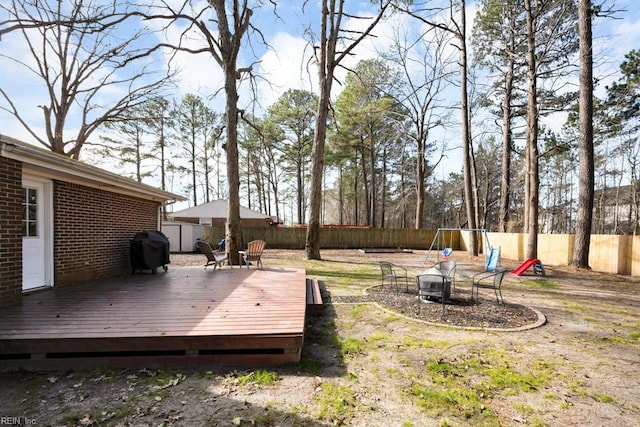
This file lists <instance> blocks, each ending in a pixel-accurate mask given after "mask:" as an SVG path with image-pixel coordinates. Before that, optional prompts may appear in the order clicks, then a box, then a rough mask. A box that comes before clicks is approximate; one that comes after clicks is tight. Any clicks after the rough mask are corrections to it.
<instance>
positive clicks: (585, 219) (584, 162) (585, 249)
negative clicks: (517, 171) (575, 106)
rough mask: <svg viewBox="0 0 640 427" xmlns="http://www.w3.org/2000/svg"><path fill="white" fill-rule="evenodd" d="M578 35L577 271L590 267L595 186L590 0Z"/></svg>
mask: <svg viewBox="0 0 640 427" xmlns="http://www.w3.org/2000/svg"><path fill="white" fill-rule="evenodd" d="M578 35H579V38H580V94H579V97H580V100H579V112H578V120H579V126H580V135H579V140H578V150H579V157H580V178H579V180H580V184H579V193H578V213H577V216H576V240H575V246H574V249H573V260H572V262H571V263H572V265H573V266H574V267H577V268H589V244H590V242H591V221H592V220H591V218H592V214H593V187H594V154H593V51H592V47H593V43H592V33H591V0H579V1H578Z"/></svg>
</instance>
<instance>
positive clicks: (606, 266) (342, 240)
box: [204, 227, 640, 276]
mask: <svg viewBox="0 0 640 427" xmlns="http://www.w3.org/2000/svg"><path fill="white" fill-rule="evenodd" d="M224 233H225V231H224V228H222V227H205V230H204V236H205V238H207V239H209V240H210V241H211V242H218V241H220V240H221V239H223V238H224ZM436 233H437V230H431V229H419V230H414V229H382V228H321V229H320V247H321V248H322V249H378V248H380V249H383V248H384V249H390V248H393V249H417V250H428V249H429V248H430V247H431V244H432V242H434V238H435V237H436ZM486 237H487V240H488V244H489V246H493V247H498V246H499V247H500V253H501V257H503V258H506V259H511V260H515V261H524V256H525V253H526V245H527V235H526V234H523V233H487V235H486ZM305 238H306V229H305V228H287V227H282V228H279V227H259V228H249V227H243V228H242V239H243V241H244V242H245V243H246V242H249V241H251V240H264V241H266V242H267V247H268V248H271V249H304V246H305ZM574 240H575V237H574V235H573V234H540V235H538V254H537V255H538V256H537V258H538V259H540V260H541V261H542V263H543V264H545V265H549V266H553V265H569V264H570V263H571V259H572V256H573V246H574ZM468 241H469V236H468V232H464V231H462V232H461V231H452V232H449V231H447V232H446V233H445V235H444V236H441V239H440V248H438V247H434V249H435V250H439V249H441V248H444V247H451V248H452V249H454V250H468ZM436 243H438V241H437V240H436ZM436 246H437V245H436ZM589 265H590V266H591V268H592V269H593V270H594V271H600V272H606V273H617V274H626V275H633V276H640V236H618V235H599V234H596V235H592V236H591V246H590V251H589Z"/></svg>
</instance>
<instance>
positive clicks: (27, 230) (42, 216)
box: [22, 179, 52, 291]
mask: <svg viewBox="0 0 640 427" xmlns="http://www.w3.org/2000/svg"><path fill="white" fill-rule="evenodd" d="M49 200H50V184H48V183H47V182H39V181H32V180H27V179H24V180H23V182H22V290H23V291H28V290H31V289H36V288H41V287H45V286H51V276H52V274H51V271H50V270H51V267H50V266H51V265H52V263H51V258H50V257H51V256H52V255H51V252H52V251H50V250H49V246H50V241H51V240H50V237H49V236H50V235H51V229H50V218H51V214H50V211H49V209H50V206H51V205H50V202H49Z"/></svg>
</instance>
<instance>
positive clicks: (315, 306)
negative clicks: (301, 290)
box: [307, 279, 323, 314]
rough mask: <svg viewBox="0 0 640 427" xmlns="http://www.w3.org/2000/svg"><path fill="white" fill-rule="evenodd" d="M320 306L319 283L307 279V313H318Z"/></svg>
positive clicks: (320, 309) (315, 280) (316, 280)
mask: <svg viewBox="0 0 640 427" xmlns="http://www.w3.org/2000/svg"><path fill="white" fill-rule="evenodd" d="M322 304H323V303H322V294H321V293H320V281H319V280H318V279H307V312H308V313H311V314H318V313H320V312H321V311H322Z"/></svg>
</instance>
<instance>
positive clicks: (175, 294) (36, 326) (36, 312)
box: [0, 266, 307, 370]
mask: <svg viewBox="0 0 640 427" xmlns="http://www.w3.org/2000/svg"><path fill="white" fill-rule="evenodd" d="M306 288H307V286H306V278H305V269H304V267H300V266H277V267H265V268H264V269H262V270H257V269H255V268H251V269H246V268H238V267H234V268H229V267H223V268H221V269H217V270H215V271H213V270H212V269H207V270H204V269H203V268H201V267H195V268H186V267H175V268H171V266H169V271H168V272H166V273H165V272H162V270H161V269H160V270H159V272H158V273H157V274H138V275H133V276H130V277H128V278H126V279H122V280H117V281H108V282H100V283H90V284H83V285H77V286H70V287H64V288H56V289H51V290H47V291H42V292H37V293H33V294H30V295H26V296H25V297H24V298H23V302H22V304H20V305H16V306H10V307H3V308H2V309H1V310H0V369H3V370H7V369H17V368H26V369H43V368H44V369H63V368H68V367H74V368H77V367H94V366H104V365H111V366H132V365H138V366H149V367H151V366H192V365H205V366H269V365H279V364H287V363H296V362H299V360H300V354H301V350H302V344H303V339H304V325H305V314H306V307H307V304H306V293H307V290H306Z"/></svg>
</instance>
